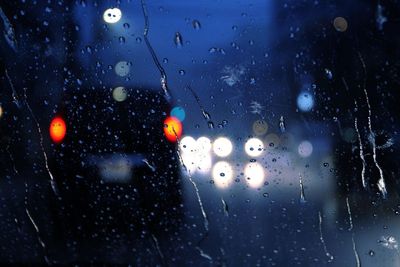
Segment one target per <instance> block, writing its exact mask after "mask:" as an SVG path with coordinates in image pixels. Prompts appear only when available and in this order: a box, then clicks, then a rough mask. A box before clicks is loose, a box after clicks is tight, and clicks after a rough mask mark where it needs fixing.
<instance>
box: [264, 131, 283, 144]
mask: <svg viewBox="0 0 400 267" xmlns="http://www.w3.org/2000/svg"><path fill="white" fill-rule="evenodd" d="M280 143H281V139H280V138H279V136H278V135H276V134H274V133H270V134H268V135H267V136H266V137H265V139H264V144H265V147H266V148H274V147H277V146H279V144H280Z"/></svg>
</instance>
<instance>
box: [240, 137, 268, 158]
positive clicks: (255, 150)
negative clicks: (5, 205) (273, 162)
mask: <svg viewBox="0 0 400 267" xmlns="http://www.w3.org/2000/svg"><path fill="white" fill-rule="evenodd" d="M244 150H245V151H246V154H247V155H249V156H250V157H257V156H260V155H261V154H262V152H263V151H264V144H263V142H262V141H261V140H260V139H258V138H251V139H249V140H247V142H246V144H245V145H244Z"/></svg>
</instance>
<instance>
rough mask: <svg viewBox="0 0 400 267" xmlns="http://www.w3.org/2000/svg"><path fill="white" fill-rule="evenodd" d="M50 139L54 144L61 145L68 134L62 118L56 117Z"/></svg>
mask: <svg viewBox="0 0 400 267" xmlns="http://www.w3.org/2000/svg"><path fill="white" fill-rule="evenodd" d="M49 132H50V137H51V140H53V142H54V143H60V142H61V141H62V140H63V139H64V137H65V134H66V132H67V126H66V124H65V121H64V120H63V119H62V118H61V117H55V118H54V119H53V120H52V121H51V123H50V128H49Z"/></svg>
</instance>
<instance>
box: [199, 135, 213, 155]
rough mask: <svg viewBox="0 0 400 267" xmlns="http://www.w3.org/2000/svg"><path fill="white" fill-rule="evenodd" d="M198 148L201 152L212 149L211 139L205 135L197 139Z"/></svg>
mask: <svg viewBox="0 0 400 267" xmlns="http://www.w3.org/2000/svg"><path fill="white" fill-rule="evenodd" d="M196 142H197V149H198V151H199V152H200V153H208V152H210V150H211V147H212V145H211V140H210V139H209V138H207V137H205V136H202V137H199V138H198V139H197V141H196Z"/></svg>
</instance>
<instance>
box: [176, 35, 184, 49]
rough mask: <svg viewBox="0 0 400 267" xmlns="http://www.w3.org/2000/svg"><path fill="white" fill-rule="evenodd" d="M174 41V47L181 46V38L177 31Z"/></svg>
mask: <svg viewBox="0 0 400 267" xmlns="http://www.w3.org/2000/svg"><path fill="white" fill-rule="evenodd" d="M174 42H175V45H176V47H178V48H180V47H182V46H183V38H182V35H181V34H180V33H179V32H176V33H175V38H174Z"/></svg>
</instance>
